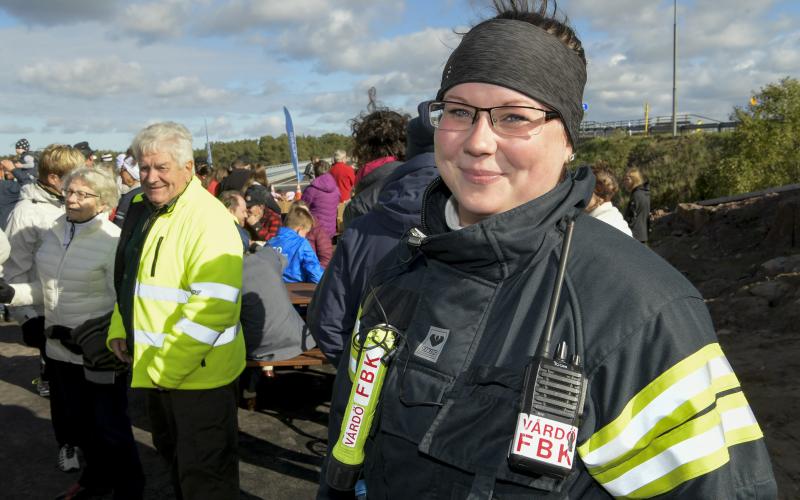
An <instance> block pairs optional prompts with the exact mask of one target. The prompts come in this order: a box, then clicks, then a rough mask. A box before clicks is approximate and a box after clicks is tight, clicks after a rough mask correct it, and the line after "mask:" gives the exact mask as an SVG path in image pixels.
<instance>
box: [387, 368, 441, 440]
mask: <svg viewBox="0 0 800 500" xmlns="http://www.w3.org/2000/svg"><path fill="white" fill-rule="evenodd" d="M398 358H399V357H398ZM395 363H396V365H395V369H394V370H392V371H391V372H390V373H389V377H388V378H387V380H386V383H385V384H384V388H383V391H382V392H383V409H382V412H381V420H380V422H381V424H380V430H381V431H382V432H386V433H388V434H392V435H394V436H397V437H401V438H403V439H406V440H408V441H411V442H413V443H419V442H420V440H421V439H422V437H423V436H424V435H425V432H427V430H428V427H429V426H430V425H431V422H433V419H434V418H435V417H436V414H437V413H438V412H439V410H440V408H441V407H442V400H443V399H444V393H445V391H446V390H447V389H448V387H450V385H451V383H452V377H449V376H447V375H444V374H441V373H439V372H437V371H435V370H432V369H430V368H427V367H425V366H421V365H418V364H416V363H414V362H413V361H408V362H406V360H404V359H397V360H396V361H395Z"/></svg>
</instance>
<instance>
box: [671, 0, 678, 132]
mask: <svg viewBox="0 0 800 500" xmlns="http://www.w3.org/2000/svg"><path fill="white" fill-rule="evenodd" d="M677 60H678V0H672V137H675V136H677V135H678V119H677V116H676V108H677V98H676V96H677V83H676V82H677V79H676V74H677V64H676V63H677Z"/></svg>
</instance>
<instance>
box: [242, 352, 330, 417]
mask: <svg viewBox="0 0 800 500" xmlns="http://www.w3.org/2000/svg"><path fill="white" fill-rule="evenodd" d="M326 363H328V359H327V358H326V357H325V355H324V354H322V351H320V350H319V348H318V347H315V348H314V349H311V350H309V351H306V352H304V353H302V354H300V355H298V356H295V357H294V358H291V359H281V360H264V361H259V360H256V359H248V360H247V367H248V368H260V369H261V373H263V374H264V376H265V377H268V378H274V377H275V368H291V369H294V370H302V369H305V368H308V367H309V366H321V365H324V364H326ZM250 395H252V397H249V396H250ZM244 399H245V401H246V403H247V409H248V410H250V411H253V410H255V409H256V393H255V392H253V393H250V392H248V391H244Z"/></svg>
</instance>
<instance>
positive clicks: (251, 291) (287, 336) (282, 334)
mask: <svg viewBox="0 0 800 500" xmlns="http://www.w3.org/2000/svg"><path fill="white" fill-rule="evenodd" d="M284 267H286V258H285V257H284V256H283V255H281V254H279V253H278V252H276V251H275V250H273V249H272V247H269V246H264V247H261V248H260V249H259V250H258V251H257V252H255V253H253V254H249V255H246V256H245V259H244V272H243V278H242V279H243V281H242V312H241V317H240V319H239V320H240V321H241V323H242V329H243V330H244V342H245V346H246V352H247V358H248V359H256V360H260V361H268V360H280V359H291V358H293V357H295V356H297V355H299V354H300V353H302V352H304V351H307V350H309V349H313V348H314V347H316V344H314V340H313V338H312V337H311V335H310V334H309V333H308V328H306V324H305V322H304V321H303V319H302V318H301V317H300V315H299V314H298V313H297V311H296V310H295V308H294V306H293V305H292V302H291V300H289V292H288V291H287V290H286V286H285V285H284V283H283V278H282V274H283V269H284Z"/></svg>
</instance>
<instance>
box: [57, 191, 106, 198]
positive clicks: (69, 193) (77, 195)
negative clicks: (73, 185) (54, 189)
mask: <svg viewBox="0 0 800 500" xmlns="http://www.w3.org/2000/svg"><path fill="white" fill-rule="evenodd" d="M61 194H63V195H64V199H65V200H66V199H67V198H69V197H70V196H72V195H73V194H74V195H75V198H77V199H78V201H83V200H85V199H86V198H100V196H99V195H96V194H93V193H87V192H86V191H75V190H74V189H65V190H63V191H61Z"/></svg>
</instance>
